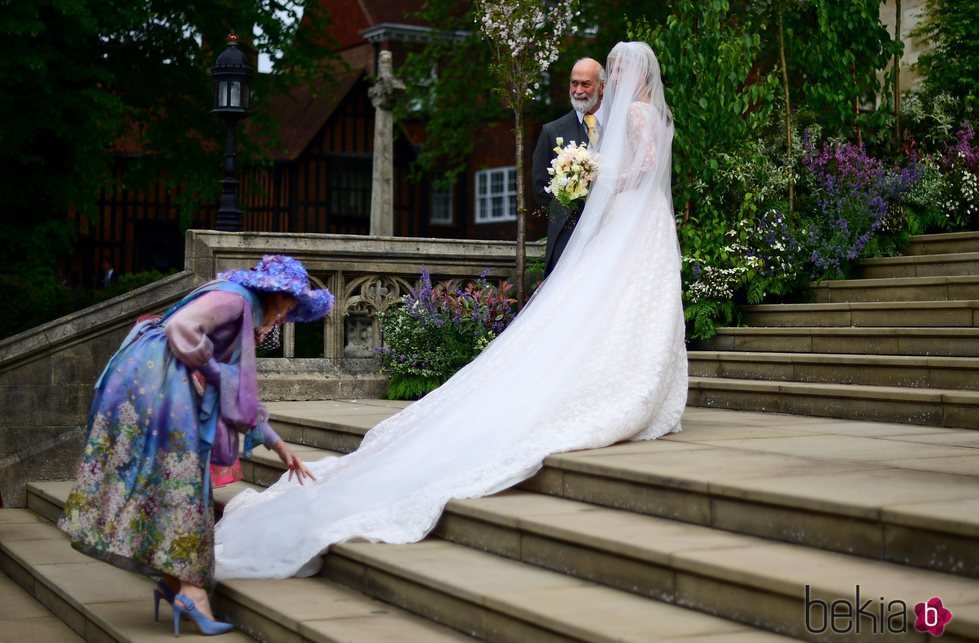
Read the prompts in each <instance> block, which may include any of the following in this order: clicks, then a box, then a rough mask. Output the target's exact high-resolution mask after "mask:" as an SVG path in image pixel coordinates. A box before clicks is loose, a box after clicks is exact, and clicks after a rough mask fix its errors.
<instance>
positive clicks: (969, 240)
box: [904, 232, 979, 256]
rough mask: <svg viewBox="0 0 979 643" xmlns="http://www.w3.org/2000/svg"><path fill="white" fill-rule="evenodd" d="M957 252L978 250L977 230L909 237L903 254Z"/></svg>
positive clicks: (978, 235) (978, 237)
mask: <svg viewBox="0 0 979 643" xmlns="http://www.w3.org/2000/svg"><path fill="white" fill-rule="evenodd" d="M959 252H979V232H949V233H944V234H923V235H917V236H914V237H911V243H910V245H908V247H907V248H905V249H904V254H905V255H914V256H919V255H939V254H951V253H959Z"/></svg>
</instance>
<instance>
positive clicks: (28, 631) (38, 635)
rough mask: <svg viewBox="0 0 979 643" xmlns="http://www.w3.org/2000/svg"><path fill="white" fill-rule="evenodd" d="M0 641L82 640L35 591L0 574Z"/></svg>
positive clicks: (73, 642) (71, 642) (75, 642)
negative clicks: (29, 590)
mask: <svg viewBox="0 0 979 643" xmlns="http://www.w3.org/2000/svg"><path fill="white" fill-rule="evenodd" d="M0 596H2V597H3V599H2V600H0V632H3V634H0V640H3V641H38V642H42V641H60V642H62V643H83V641H84V640H85V639H83V638H82V637H80V636H79V635H77V634H75V633H74V632H73V631H71V629H70V628H69V627H68V626H67V625H65V624H64V623H62V622H61V619H59V618H58V617H57V616H55V615H54V614H53V613H52V612H51V610H49V609H47V608H46V607H44V605H43V604H42V603H41V602H40V601H39V600H37V599H36V598H34V596H33V595H32V594H30V593H29V592H27V590H25V589H23V588H22V587H21V586H20V585H18V584H17V583H15V582H14V581H13V580H12V579H11V578H10V577H9V576H6V575H4V574H0Z"/></svg>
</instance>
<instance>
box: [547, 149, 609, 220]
mask: <svg viewBox="0 0 979 643" xmlns="http://www.w3.org/2000/svg"><path fill="white" fill-rule="evenodd" d="M556 143H557V147H555V148H554V151H555V152H557V156H556V157H554V159H552V160H551V167H549V168H547V173H548V174H550V175H551V182H550V183H549V184H548V185H547V187H545V188H544V191H545V192H548V193H549V194H553V195H554V198H555V199H557V200H558V203H560V204H561V205H563V206H564V207H566V208H567V207H569V206H570V205H571V204H572V203H573V202H574V201H576V200H577V199H583V198H584V197H585V196H587V195H588V186H590V185H591V182H592V181H594V180H595V174H596V172H597V171H598V158H597V156H593V155H592V153H591V152H590V151H589V150H588V146H587V145H585V144H584V143H579V144H577V145H576V144H575V143H574V141H572V142H571V143H569V144H568V145H567V147H561V146H562V145H563V144H564V139H563V138H560V137H558V138H557V139H556Z"/></svg>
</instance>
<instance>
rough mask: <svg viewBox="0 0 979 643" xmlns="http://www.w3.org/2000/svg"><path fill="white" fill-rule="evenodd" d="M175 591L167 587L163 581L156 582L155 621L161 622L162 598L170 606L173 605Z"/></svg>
mask: <svg viewBox="0 0 979 643" xmlns="http://www.w3.org/2000/svg"><path fill="white" fill-rule="evenodd" d="M173 596H174V595H173V590H172V589H170V587H168V586H167V584H166V583H164V582H163V581H162V580H158V581H156V587H154V588H153V620H154V621H159V620H160V599H161V598H162V599H163V600H165V601H166V602H167V603H170V605H173Z"/></svg>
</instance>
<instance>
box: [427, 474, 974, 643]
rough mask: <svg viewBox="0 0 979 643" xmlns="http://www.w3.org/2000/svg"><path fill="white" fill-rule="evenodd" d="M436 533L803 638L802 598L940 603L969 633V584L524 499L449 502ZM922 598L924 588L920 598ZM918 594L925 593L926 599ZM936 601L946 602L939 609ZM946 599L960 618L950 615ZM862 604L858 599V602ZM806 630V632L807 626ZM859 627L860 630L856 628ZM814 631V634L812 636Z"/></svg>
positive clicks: (808, 635)
mask: <svg viewBox="0 0 979 643" xmlns="http://www.w3.org/2000/svg"><path fill="white" fill-rule="evenodd" d="M436 534H437V535H438V536H439V537H441V538H443V539H446V540H450V541H452V542H455V543H459V544H462V545H465V546H467V547H471V548H473V549H479V550H486V551H489V552H491V553H493V554H496V555H498V556H503V557H506V558H510V559H513V560H519V561H522V562H526V563H530V564H532V565H536V566H539V567H543V568H546V569H551V570H554V571H558V572H560V573H562V574H566V575H569V576H573V577H576V578H581V579H583V580H588V581H591V582H596V583H600V584H603V585H607V586H610V587H614V588H617V589H620V590H623V591H628V592H631V593H635V594H639V595H641V596H648V597H650V598H655V599H656V600H660V601H664V602H667V603H673V604H676V605H681V606H684V607H689V608H692V609H695V610H698V611H702V612H707V613H710V614H716V615H718V616H722V617H724V618H728V619H732V620H737V621H739V622H742V623H745V624H746V625H751V626H754V627H760V628H764V629H766V630H771V631H775V632H778V633H781V634H784V635H788V636H792V637H796V638H800V639H809V640H813V639H815V638H817V637H815V636H813V634H814V633H813V632H810V631H807V629H806V627H805V620H804V618H800V614H805V613H806V611H807V610H806V601H805V595H806V592H805V588H806V586H810V587H811V589H810V593H811V595H813V596H819V597H821V598H823V599H829V600H828V601H827V602H828V603H832V602H833V601H834V600H837V599H840V598H850V597H852V596H853V594H854V590H855V587H856V586H858V585H859V586H860V587H861V591H862V595H863V596H864V597H868V596H871V597H873V600H874V603H875V604H876V603H877V599H878V597H881V596H886V597H887V600H888V601H891V600H895V599H898V600H903V601H904V602H905V604H906V605H907V608H906V612H905V614H906V617H907V618H908V621H909V623H913V621H914V612H913V608H914V605H915V604H916V603H917V602H920V601H924V600H928V599H929V598H931V596H940V597H942V598H943V599H944V600H945V601H946V602H945V605H946V606H948V607H949V608H950V609H952V610H953V613H954V614H955V617H956V618H958V617H959V614H961V615H962V616H963V618H964V619H965V620H963V621H961V622H960V623H958V626H959V627H960V629H958V630H955V631H953V630H952V629H951V628H949V630H947V631H946V634H947V635H948V636H952V637H955V636H961V637H962V638H969V637H972V636H976V635H977V634H979V604H972V603H973V601H974V600H975V599H976V597H979V581H977V580H975V579H964V578H956V577H953V576H949V575H947V574H940V573H936V572H933V571H925V570H913V571H909V570H908V569H907V568H904V567H901V566H899V565H894V564H890V563H883V562H879V561H871V560H866V559H862V558H858V557H855V556H849V555H845V554H838V553H833V552H827V551H819V550H815V549H810V548H806V547H802V546H799V545H789V544H784V543H776V542H772V541H771V540H765V539H762V538H757V537H751V536H743V535H740V534H734V533H729V532H724V531H720V530H718V529H711V528H708V527H702V526H698V525H691V524H683V523H679V522H676V521H673V520H667V519H663V518H655V517H651V516H642V515H637V514H634V513H630V512H625V511H618V510H614V509H603V508H596V507H594V506H592V505H589V504H586V503H580V502H573V501H568V500H564V499H559V498H554V497H549V496H545V495H541V494H535V493H527V492H505V493H503V494H500V495H497V496H494V497H489V498H480V499H476V500H464V501H458V502H454V503H453V507H452V509H451V511H448V512H447V513H446V515H445V517H444V518H443V519H442V520H441V522H440V523H439V526H438V528H437V530H436ZM925 588H927V589H925ZM926 592H927V594H926ZM945 596H957V597H958V598H956V599H945V598H944V597H945ZM953 601H956V602H959V603H961V604H962V605H963V607H964V609H962V610H959V611H956V610H955V607H954V606H953ZM858 602H863V601H858ZM813 625H816V624H813ZM864 626H865V627H866V626H867V623H866V622H865V623H864ZM814 629H815V628H814Z"/></svg>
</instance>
